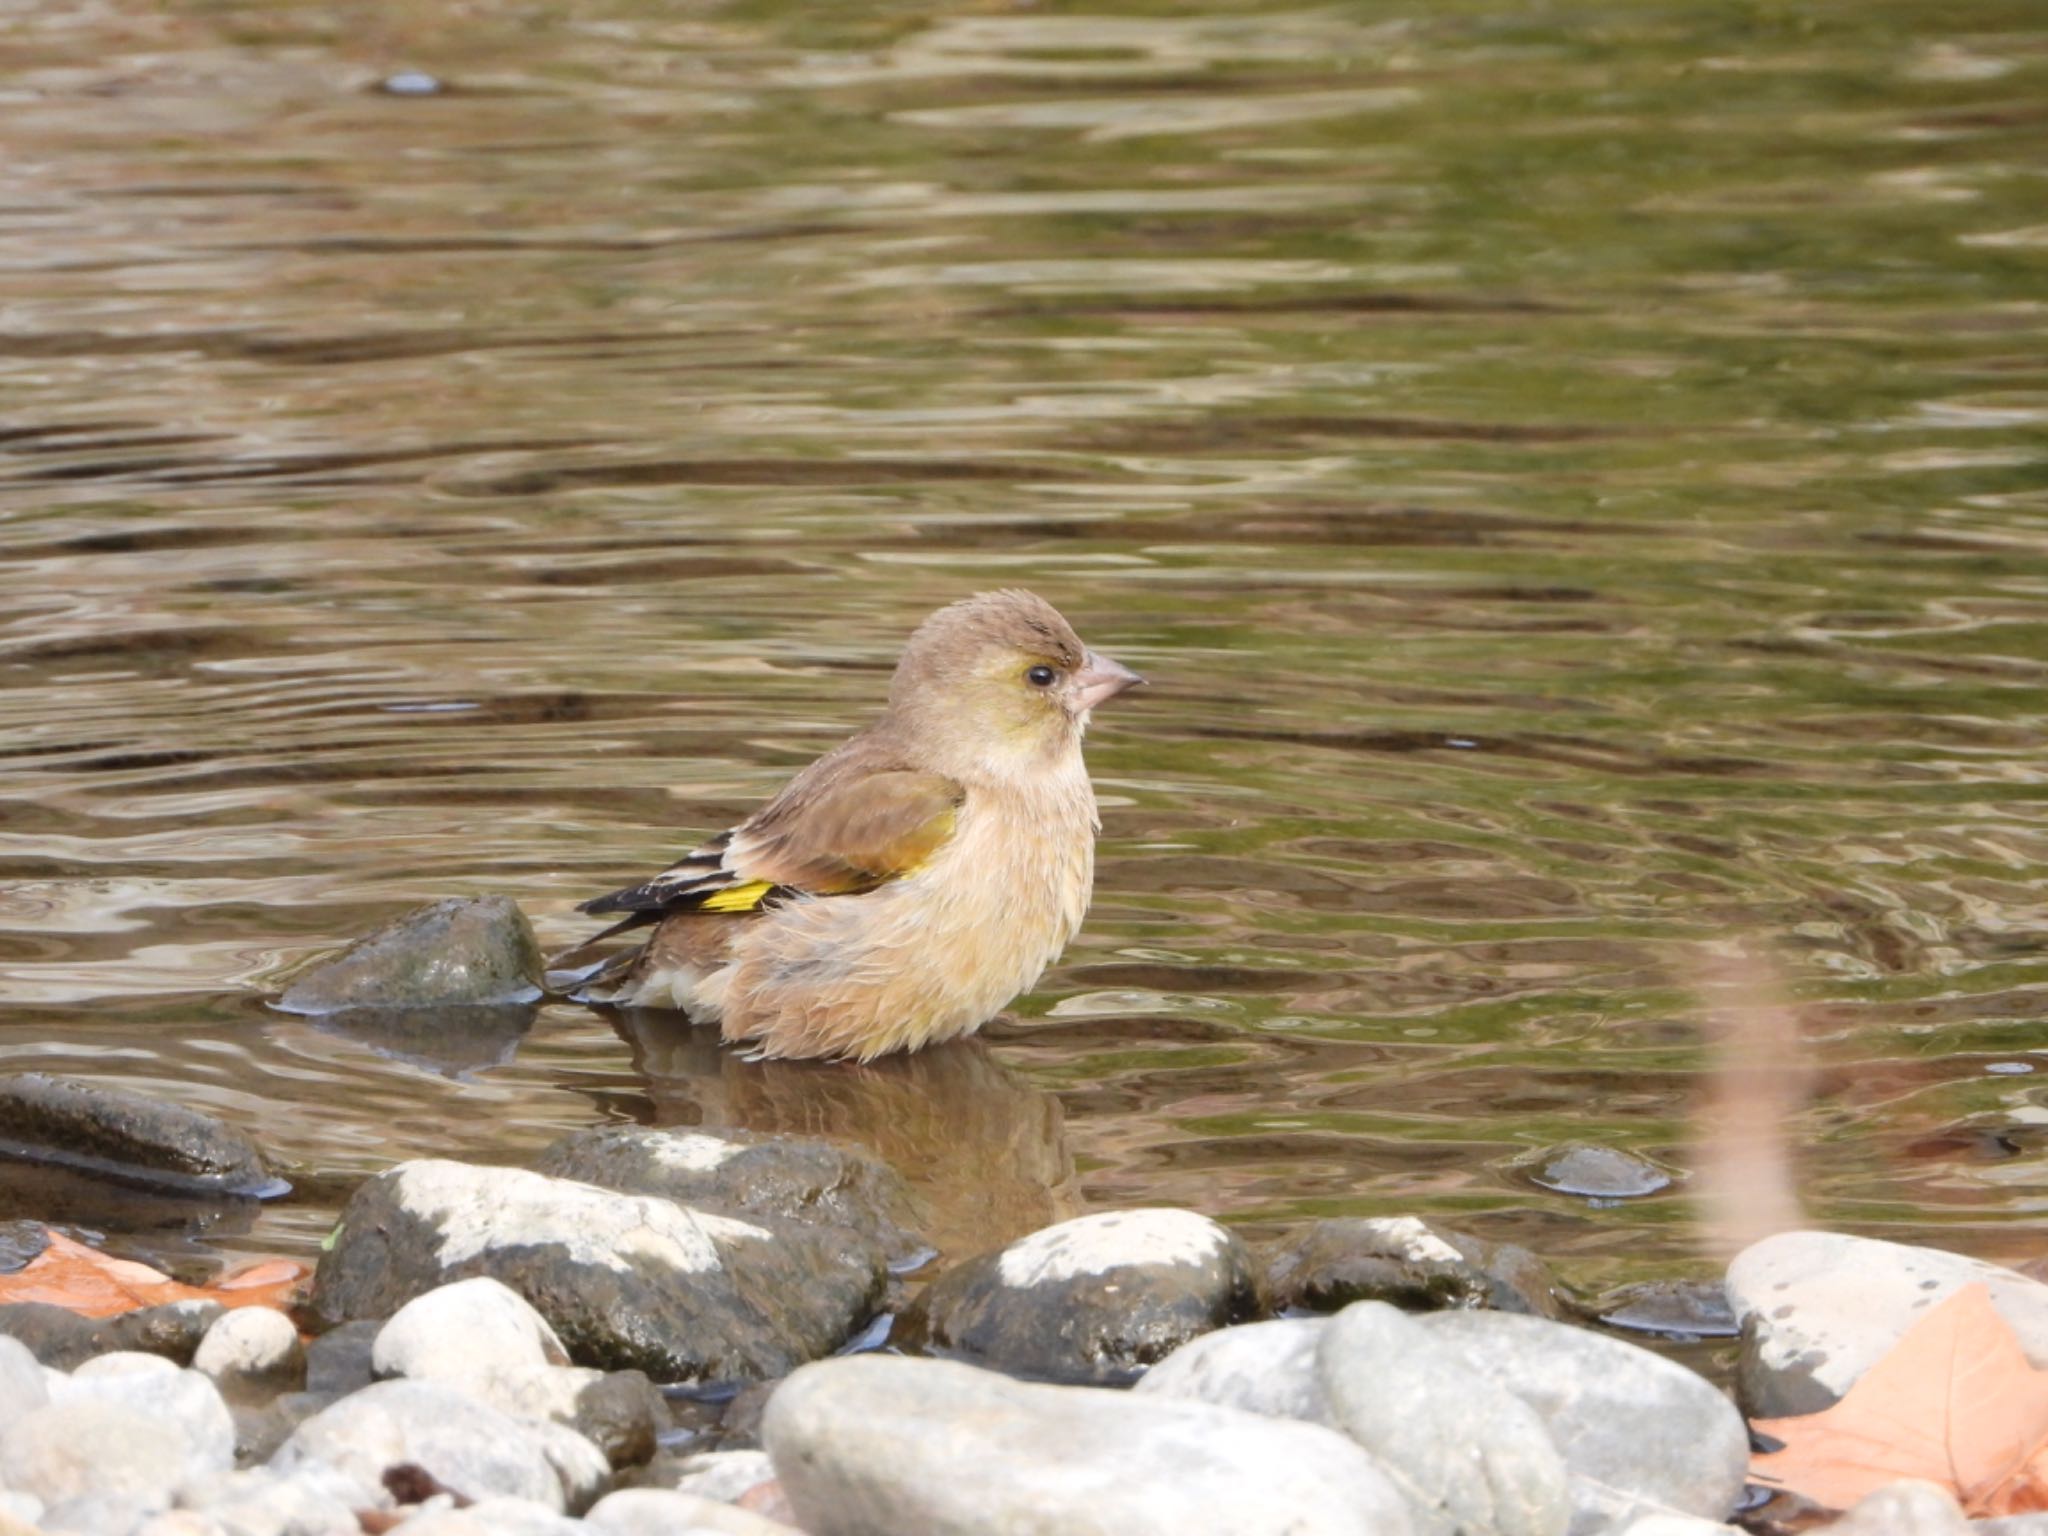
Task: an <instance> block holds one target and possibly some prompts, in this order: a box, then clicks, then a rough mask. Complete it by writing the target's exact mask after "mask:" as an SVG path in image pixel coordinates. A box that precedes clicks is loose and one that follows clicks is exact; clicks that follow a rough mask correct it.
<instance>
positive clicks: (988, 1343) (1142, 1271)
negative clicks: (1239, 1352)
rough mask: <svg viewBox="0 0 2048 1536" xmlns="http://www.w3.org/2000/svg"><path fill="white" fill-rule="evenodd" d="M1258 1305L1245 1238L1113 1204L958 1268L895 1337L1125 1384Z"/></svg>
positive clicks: (1019, 1366)
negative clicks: (1112, 1208)
mask: <svg viewBox="0 0 2048 1536" xmlns="http://www.w3.org/2000/svg"><path fill="white" fill-rule="evenodd" d="M1254 1305H1255V1302H1254V1294H1253V1286H1252V1278H1251V1261H1250V1257H1249V1255H1248V1254H1247V1253H1246V1252H1245V1248H1244V1245H1243V1244H1242V1243H1240V1242H1239V1241H1238V1240H1237V1238H1235V1237H1234V1236H1232V1235H1231V1234H1230V1233H1229V1232H1228V1231H1226V1230H1225V1229H1224V1228H1222V1227H1220V1226H1218V1225H1217V1224H1216V1223H1215V1222H1213V1221H1211V1220H1209V1218H1208V1217H1206V1216H1198V1215H1196V1214H1195V1213H1194V1212H1193V1211H1179V1210H1135V1211H1108V1212H1104V1213H1102V1214H1100V1215H1095V1216H1079V1217H1076V1218H1075V1219H1074V1220H1072V1221H1064V1222H1061V1223H1059V1224H1058V1225H1056V1226H1051V1227H1046V1228H1044V1229H1043V1230H1042V1231H1038V1232H1033V1233H1031V1234H1030V1235H1029V1236H1027V1237H1021V1238H1019V1239H1018V1240H1017V1241H1016V1242H1014V1243H1011V1244H1010V1245H1009V1246H1008V1247H1007V1248H1003V1249H1000V1250H998V1251H997V1252H995V1253H989V1254H983V1255H982V1256H981V1257H979V1258H976V1259H970V1260H968V1261H967V1262H966V1263H964V1264H962V1265H960V1266H959V1267H958V1268H956V1269H953V1270H950V1271H948V1272H947V1273H946V1274H944V1275H942V1276H940V1277H939V1279H938V1280H936V1281H935V1282H933V1284H932V1285H931V1287H930V1288H929V1289H928V1290H926V1291H925V1293H924V1295H923V1296H921V1297H920V1298H919V1299H918V1301H917V1302H916V1303H915V1305H914V1306H913V1307H912V1309H911V1310H910V1312H909V1313H907V1314H906V1315H905V1316H904V1318H903V1320H902V1323H901V1326H900V1327H899V1329H898V1331H897V1334H896V1338H897V1339H898V1340H899V1341H901V1342H903V1343H904V1344H906V1345H907V1346H909V1347H912V1348H915V1349H919V1350H922V1351H923V1352H925V1353H930V1354H940V1355H949V1356H953V1357H956V1358H959V1359H963V1360H967V1361H970V1362H973V1363H977V1364H985V1365H990V1366H994V1367H995V1368H997V1369H998V1370H1004V1371H1009V1372H1011V1373H1013V1374H1015V1375H1019V1376H1029V1377H1036V1378H1039V1379H1041V1380H1046V1381H1066V1382H1080V1383H1096V1384H1103V1383H1120V1382H1127V1381H1130V1380H1131V1379H1132V1378H1134V1377H1135V1376H1136V1375H1137V1374H1138V1373H1139V1372H1140V1371H1142V1370H1144V1369H1145V1367H1147V1366H1148V1365H1151V1364H1152V1363H1154V1362H1155V1361H1158V1360H1163V1359H1164V1358H1166V1356H1168V1355H1170V1354H1171V1353H1173V1351H1174V1350H1176V1349H1178V1348H1179V1347H1180V1346H1181V1345H1183V1344H1185V1343H1186V1342H1187V1341H1188V1340H1189V1339H1191V1338H1193V1337H1195V1336H1196V1335H1197V1334H1201V1333H1207V1332H1208V1331H1209V1330H1210V1329H1212V1328H1221V1327H1223V1326H1224V1325H1225V1324H1227V1323H1232V1322H1237V1321H1240V1320H1242V1319H1243V1318H1245V1317H1248V1316H1249V1315H1250V1314H1251V1312H1252V1311H1253V1309H1254Z"/></svg>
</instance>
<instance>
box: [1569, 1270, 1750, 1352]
mask: <svg viewBox="0 0 2048 1536" xmlns="http://www.w3.org/2000/svg"><path fill="white" fill-rule="evenodd" d="M1593 1311H1594V1315H1595V1316H1597V1317H1598V1318H1599V1319H1600V1321H1601V1322H1603V1323H1605V1324H1606V1325H1607V1326H1608V1327H1610V1328H1620V1329H1624V1330H1626V1331H1627V1332H1630V1333H1655V1334H1662V1335H1664V1336H1666V1337H1668V1338H1674V1339H1732V1338H1734V1337H1735V1336H1736V1334H1737V1333H1739V1332H1740V1331H1741V1330H1740V1329H1739V1328H1738V1327H1737V1326H1736V1322H1735V1309H1734V1308H1733V1307H1731V1306H1729V1304H1728V1291H1727V1287H1726V1286H1724V1285H1723V1284H1722V1282H1721V1281H1720V1280H1719V1279H1713V1280H1646V1281H1644V1282H1642V1283H1641V1284H1639V1285H1624V1286H1621V1287H1619V1288H1618V1289H1616V1290H1612V1291H1609V1292H1608V1293H1607V1294H1606V1295H1605V1296H1602V1297H1601V1298H1600V1300H1599V1301H1598V1302H1597V1303H1596V1304H1595V1305H1594V1308H1593Z"/></svg>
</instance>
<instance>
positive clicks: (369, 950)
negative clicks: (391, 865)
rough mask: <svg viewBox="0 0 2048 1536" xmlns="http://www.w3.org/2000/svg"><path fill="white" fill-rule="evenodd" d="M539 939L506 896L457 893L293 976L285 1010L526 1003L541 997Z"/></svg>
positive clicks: (281, 1002) (311, 1011)
mask: <svg viewBox="0 0 2048 1536" xmlns="http://www.w3.org/2000/svg"><path fill="white" fill-rule="evenodd" d="M540 976H541V953H540V943H539V941H538V940H537V939H535V938H534V936H533V925H532V924H531V923H529V922H528V921H527V920H526V914H525V913H523V912H521V911H520V910H519V908H518V906H517V904H516V903H514V902H513V901H511V900H510V899H509V898H507V897H504V896H484V897H477V898H467V897H456V898H452V899H450V900H448V901H437V902H435V903H434V904H433V905H432V906H426V907H420V908H417V909H416V910H414V911H411V912H408V913H406V914H405V915H404V916H402V917H398V918H394V919H393V920H392V921H391V922H388V923H386V924H385V925H384V926H383V927H382V928H379V929H377V930H376V931H375V932H374V933H370V934H367V935H365V936H364V937H363V938H360V939H358V940H356V942H355V943H353V944H351V945H349V947H348V948H347V949H345V950H343V951H342V952H341V953H340V954H338V955H335V956H333V957H332V958H330V959H327V960H321V961H318V962H316V963H314V964H313V965H312V966H310V967H308V968H307V969H306V970H303V971H301V972H299V974H298V975H297V976H295V977H293V978H292V982H291V985H290V986H288V987H286V988H285V990H284V995H283V996H282V997H280V998H279V999H278V1000H277V1006H278V1007H279V1008H281V1009H283V1010H284V1011H285V1012H287V1013H309V1014H331V1013H340V1012H342V1011H343V1010H345V1009H356V1008H422V1007H432V1006H435V1005H455V1004H469V1005H480V1004H490V1003H530V1002H532V1001H534V999H536V998H538V997H539V996H540V995H541V985H540Z"/></svg>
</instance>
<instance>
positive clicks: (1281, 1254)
mask: <svg viewBox="0 0 2048 1536" xmlns="http://www.w3.org/2000/svg"><path fill="white" fill-rule="evenodd" d="M1264 1291H1265V1299H1266V1305H1267V1307H1268V1308H1269V1309H1270V1310H1272V1311H1275V1312H1295V1311H1300V1312H1337V1311H1341V1310H1342V1309H1343V1308H1345V1307H1347V1306H1349V1305H1351V1303H1352V1302H1354V1301H1384V1302H1388V1303H1391V1304H1392V1305H1394V1306H1397V1307H1401V1308H1403V1309H1404V1310H1407V1311H1411V1312H1429V1311H1438V1310H1441V1309H1444V1308H1451V1307H1491V1308H1494V1309H1496V1310H1499V1311H1503V1312H1528V1313H1534V1314H1535V1315H1536V1316H1539V1317H1562V1316H1563V1315H1564V1313H1565V1308H1564V1306H1563V1304H1562V1302H1561V1301H1560V1300H1559V1294H1560V1293H1559V1288H1558V1286H1557V1283H1556V1280H1555V1279H1554V1278H1553V1276H1552V1275H1551V1273H1550V1271H1549V1269H1548V1268H1547V1267H1546V1266H1545V1265H1544V1264H1543V1262H1542V1261H1541V1260H1539V1259H1538V1258H1537V1257H1536V1256H1535V1255H1534V1254H1532V1253H1530V1252H1529V1251H1528V1250H1527V1249H1525V1248H1518V1247H1515V1246H1514V1245H1513V1244H1511V1243H1489V1242H1486V1241H1484V1240H1482V1239H1480V1238H1476V1237H1473V1236H1471V1235H1470V1234H1468V1233H1464V1232H1457V1231H1453V1230H1451V1229H1450V1228H1447V1227H1439V1226H1436V1225H1434V1224H1432V1223H1430V1222H1426V1221H1422V1220H1420V1219H1418V1218H1416V1217H1414V1216H1379V1217H1361V1218H1337V1219H1332V1220H1328V1221H1319V1222H1316V1223H1315V1224H1314V1225H1313V1226H1311V1227H1310V1228H1309V1229H1308V1230H1307V1231H1306V1232H1304V1233H1301V1234H1300V1235H1298V1236H1295V1237H1291V1238H1288V1239H1285V1240H1283V1241H1282V1242H1280V1243H1278V1244H1276V1245H1274V1247H1273V1248H1272V1249H1270V1250H1269V1257H1268V1259H1267V1264H1266V1271H1265V1280H1264Z"/></svg>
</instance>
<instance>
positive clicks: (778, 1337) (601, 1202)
mask: <svg viewBox="0 0 2048 1536" xmlns="http://www.w3.org/2000/svg"><path fill="white" fill-rule="evenodd" d="M842 1246H843V1245H842V1244H840V1243H838V1242H836V1241H835V1239H834V1236H833V1234H832V1233H831V1231H830V1230H829V1229H827V1230H823V1231H812V1230H809V1229H805V1228H801V1227H797V1226H776V1227H771V1226H770V1225H767V1224H763V1223H758V1222H751V1221H745V1220H741V1219H739V1218H737V1217H729V1216H721V1215H718V1214H715V1213H712V1212H706V1211H697V1210H692V1209H690V1208H688V1207H685V1206H681V1205H678V1204H676V1203H675V1202H674V1201H671V1200H663V1199H660V1198H657V1197H654V1196H648V1195H626V1194H620V1193H617V1192H615V1191H612V1190H607V1189H599V1188H597V1187H596V1186H595V1185H591V1184H584V1183H580V1182H577V1181H574V1180H569V1179H555V1178H548V1177H545V1176H544V1175H541V1174H537V1173H529V1172H526V1171H524V1170H520V1169H511V1168H481V1167H471V1166H468V1165H466V1164H462V1163H453V1162H444V1161H437V1160H430V1161H421V1162H412V1163H404V1164H401V1165H399V1166H398V1167H396V1168H393V1169H391V1170H389V1171H387V1172H385V1173H383V1174H380V1175H378V1176H377V1177H376V1178H373V1179H371V1180H369V1181H368V1182H366V1183H365V1184H364V1185H363V1186H362V1187H361V1188H360V1189H358V1190H357V1192H356V1194H355V1196H354V1197H353V1198H352V1199H351V1200H350V1201H349V1204H348V1207H347V1209H346V1210H344V1212H343V1213H342V1221H341V1226H340V1229H339V1233H338V1236H337V1237H336V1239H335V1241H334V1242H333V1244H332V1246H331V1247H330V1248H329V1250H328V1252H327V1253H326V1254H325V1255H323V1256H322V1258H321V1261H320V1266H319V1269H318V1271H317V1272H316V1274H315V1277H314V1288H313V1300H312V1307H313V1310H314V1312H315V1314H316V1315H317V1316H318V1317H319V1318H320V1319H321V1320H322V1321H325V1322H328V1323H334V1322H340V1321H343V1320H346V1319H352V1318H379V1317H388V1316H389V1315H390V1314H392V1313H393V1312H396V1311H397V1310H398V1308H400V1307H401V1306H403V1305H404V1304H405V1303H407V1302H408V1301H411V1300H412V1299H413V1298H414V1297H416V1296H420V1295H424V1294H425V1293H426V1292H428V1291H431V1290H433V1289H434V1288H436V1287H437V1286H441V1285H445V1284H447V1283H449V1282H450V1281H454V1280H462V1279H468V1278H470V1277H472V1276H477V1275H489V1276H491V1277H492V1278H494V1279H496V1280H499V1281H501V1282H503V1283H504V1284H505V1285H506V1286H508V1287H510V1288H511V1289H512V1290H513V1291H516V1292H518V1293H519V1294H520V1295H521V1296H523V1297H525V1298H526V1299H527V1301H529V1302H531V1303H532V1304H533V1306H534V1307H535V1309H536V1310H538V1312H539V1313H540V1314H541V1316H542V1317H544V1318H545V1319H546V1320H547V1322H548V1325H549V1326H550V1327H551V1328H552V1329H553V1330H554V1332H555V1334H556V1336H557V1337H558V1338H559V1339H560V1340H561V1342H562V1344H563V1345H564V1346H565V1347H566V1348H567V1349H568V1351H569V1354H570V1357H571V1358H572V1359H574V1360H576V1361H577V1362H578V1363H580V1364H585V1365H590V1366H596V1367H600V1368H605V1369H617V1370H641V1371H645V1372H646V1373H647V1374H648V1375H649V1376H650V1377H652V1378H653V1379H655V1380H656V1381H665V1382H683V1381H704V1380H752V1379H760V1378H763V1377H769V1376H777V1375H782V1374H784V1373H786V1372H788V1371H789V1370H790V1369H792V1368H793V1367H794V1366H796V1365H797V1364H799V1363H800V1362H802V1361H804V1360H808V1359H814V1358H816V1357H818V1356H820V1355H824V1354H828V1353H830V1352H831V1351H832V1350H833V1349H836V1348H837V1347H839V1345H840V1344H842V1343H843V1342H844V1341H845V1340H846V1339H847V1338H848V1337H849V1336H851V1335H852V1333H853V1332H854V1331H855V1330H856V1329H858V1328H859V1327H860V1326H861V1325H862V1324H863V1323H865V1322H866V1321H867V1319H868V1317H869V1316H870V1315H871V1314H872V1312H873V1310H874V1307H875V1305H876V1303H877V1302H878V1300H879V1298H880V1296H881V1294H882V1291H883V1288H884V1286H885V1284H886V1281H887V1276H886V1273H885V1272H884V1271H883V1269H882V1268H881V1266H880V1264H879V1263H876V1264H875V1265H874V1266H873V1267H872V1268H871V1269H869V1270H867V1271H866V1272H860V1271H857V1270H855V1269H852V1268H850V1267H849V1266H848V1265H847V1264H846V1263H845V1261H844V1256H843V1253H842V1252H840V1251H839V1250H840V1249H841V1247H842Z"/></svg>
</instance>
